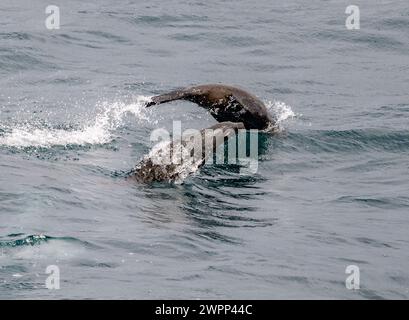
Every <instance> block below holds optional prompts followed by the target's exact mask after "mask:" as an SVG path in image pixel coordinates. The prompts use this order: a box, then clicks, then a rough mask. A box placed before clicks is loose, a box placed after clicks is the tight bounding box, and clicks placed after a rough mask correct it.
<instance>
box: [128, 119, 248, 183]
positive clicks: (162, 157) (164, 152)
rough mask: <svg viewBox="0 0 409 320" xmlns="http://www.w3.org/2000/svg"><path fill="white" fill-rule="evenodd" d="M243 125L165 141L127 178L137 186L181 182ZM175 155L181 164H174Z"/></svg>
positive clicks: (221, 125)
mask: <svg viewBox="0 0 409 320" xmlns="http://www.w3.org/2000/svg"><path fill="white" fill-rule="evenodd" d="M240 129H242V130H244V129H245V128H244V125H243V123H237V122H221V123H218V124H216V125H214V126H211V127H210V128H207V129H203V130H201V131H198V130H197V131H196V134H195V136H193V135H192V134H188V133H186V134H184V135H183V136H182V137H181V139H180V141H179V142H178V141H165V142H161V143H159V144H157V145H156V146H155V147H154V148H153V149H152V150H151V152H150V153H149V154H148V155H146V156H145V157H144V158H143V159H142V160H141V161H140V162H139V164H138V165H137V166H136V167H135V168H134V169H133V170H132V172H131V174H130V177H131V178H134V179H136V180H137V181H138V182H143V183H152V182H182V181H183V180H184V179H185V178H186V177H187V176H188V175H190V174H192V173H194V172H195V171H197V170H198V169H199V168H200V167H201V166H202V165H203V164H204V163H205V161H206V159H207V158H208V157H209V156H211V155H212V154H213V153H214V151H215V150H216V148H217V147H218V146H220V145H221V144H223V143H224V142H225V141H226V140H227V139H228V138H230V137H232V136H235V135H236V134H237V132H238V130H240ZM175 155H177V156H179V158H180V161H174V160H175V159H177V157H176V158H174V156H175Z"/></svg>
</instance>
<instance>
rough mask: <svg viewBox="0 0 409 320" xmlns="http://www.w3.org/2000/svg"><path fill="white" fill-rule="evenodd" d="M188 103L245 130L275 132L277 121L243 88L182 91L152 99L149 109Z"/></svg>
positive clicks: (202, 87) (214, 86)
mask: <svg viewBox="0 0 409 320" xmlns="http://www.w3.org/2000/svg"><path fill="white" fill-rule="evenodd" d="M174 100H187V101H191V102H194V103H196V104H198V105H199V106H201V107H203V108H205V109H206V110H209V112H210V114H211V115H212V116H213V117H214V118H215V119H216V120H217V121H219V122H223V121H231V122H242V123H243V124H244V126H245V128H246V129H259V130H267V131H268V130H274V128H275V121H274V120H273V118H272V117H271V115H270V114H269V113H268V111H267V108H266V106H265V105H264V103H263V102H262V101H261V100H260V99H258V98H257V97H256V96H254V95H252V94H250V93H248V92H246V91H244V90H243V89H240V88H236V87H232V86H227V85H221V84H207V85H199V86H193V87H188V88H184V89H179V90H175V91H171V92H169V93H165V94H162V95H158V96H155V97H153V98H152V101H151V102H149V103H148V104H147V105H146V106H147V107H150V106H152V105H158V104H162V103H165V102H169V101H174Z"/></svg>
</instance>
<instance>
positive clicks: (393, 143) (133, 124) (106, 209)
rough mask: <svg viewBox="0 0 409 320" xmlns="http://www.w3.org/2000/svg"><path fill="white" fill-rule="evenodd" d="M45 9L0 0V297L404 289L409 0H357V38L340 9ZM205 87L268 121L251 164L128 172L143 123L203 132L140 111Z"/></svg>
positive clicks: (316, 2)
mask: <svg viewBox="0 0 409 320" xmlns="http://www.w3.org/2000/svg"><path fill="white" fill-rule="evenodd" d="M50 4H51V3H49V2H48V1H43V0H18V1H15V0H13V1H12V0H2V1H1V4H0V298H2V299H43V298H50V299H62V298H70V299H76V298H79V299H82V298H91V299H102V298H108V299H117V298H124V299H133V298H136V299H156V298H165V299H179V298H187V299H228V298H237V299H253V298H259V299H273V298H274V299H275V298H277V299H292V298H302V299H304V298H310V299H338V298H340V299H374V298H379V299H380V298H385V299H390V298H397V299H403V298H406V299H407V298H409V232H408V230H409V195H408V192H409V160H408V159H409V157H408V156H409V125H408V124H409V121H408V118H409V90H408V89H409V55H408V53H409V4H408V1H406V0H401V1H399V0H394V1H392V0H385V1H381V0H376V1H372V0H371V1H370V0H357V1H355V2H354V3H353V4H355V5H358V6H359V8H360V14H361V21H360V29H359V30H347V28H346V27H345V19H346V18H347V15H346V14H345V9H346V7H347V6H348V5H350V4H351V3H350V2H349V1H335V0H331V1H320V0H313V1H294V0H290V1H267V0H260V1H247V0H234V1H233V0H226V1H214V0H207V1H200V0H199V1H182V0H169V1H158V0H153V1H149V2H146V1H139V0H138V1H136V0H121V1H113V0H99V1H96V0H93V1H79V0H71V1H56V2H54V3H52V4H55V5H58V6H59V8H60V15H61V19H60V22H61V26H60V29H58V30H48V29H47V28H46V27H45V22H44V21H45V19H46V17H47V15H46V14H45V8H46V6H48V5H50ZM202 83H228V84H232V85H238V86H241V87H243V88H246V89H247V90H249V91H250V92H252V93H254V94H256V95H257V96H258V97H259V98H260V99H262V100H263V101H265V102H266V104H268V105H269V107H270V109H271V112H272V113H275V114H276V115H277V116H278V118H279V119H280V125H281V131H280V133H278V134H275V135H263V134H260V137H259V157H258V160H259V162H258V171H257V173H255V174H251V175H240V174H238V173H237V170H236V169H237V168H234V167H232V166H228V165H224V166H220V165H207V166H205V167H203V168H202V169H201V170H199V171H197V172H196V173H195V174H193V175H192V176H189V177H188V178H186V179H185V180H184V183H182V184H166V183H163V184H154V185H144V184H140V183H136V182H135V181H130V180H128V179H126V178H125V176H126V172H128V171H129V170H131V169H132V168H133V167H134V166H135V165H136V164H137V163H138V161H139V160H140V159H141V158H142V157H143V156H144V155H145V154H147V153H148V152H149V150H151V148H152V147H153V145H154V144H153V143H152V142H151V141H150V139H149V137H150V134H151V132H152V131H153V130H155V129H157V128H167V129H171V128H172V125H173V121H181V122H182V126H183V129H187V128H193V129H201V128H206V127H209V126H211V125H213V124H215V120H214V119H213V118H212V117H211V116H210V115H209V114H208V113H206V112H205V111H204V110H202V109H200V108H198V107H197V106H195V105H193V104H191V103H187V102H174V103H171V104H166V105H162V106H160V107H157V108H150V109H149V110H147V109H144V108H143V101H146V99H148V98H149V97H150V96H152V95H154V94H158V93H162V92H166V91H168V90H171V89H174V88H177V87H183V86H189V85H195V84H202ZM50 265H56V266H57V267H58V268H59V271H60V289H59V290H50V289H47V288H46V286H45V282H46V279H47V277H48V276H49V274H47V273H46V268H47V266H50ZM350 265H355V266H357V267H358V268H359V270H360V289H359V290H348V289H347V288H346V285H345V281H346V278H347V277H348V274H346V273H345V270H346V268H347V266H350Z"/></svg>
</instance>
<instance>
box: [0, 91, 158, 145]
mask: <svg viewBox="0 0 409 320" xmlns="http://www.w3.org/2000/svg"><path fill="white" fill-rule="evenodd" d="M149 100H150V98H149V97H146V96H138V97H136V101H135V102H134V103H131V104H126V103H123V102H115V103H107V102H103V103H102V105H101V106H102V112H101V113H99V114H98V115H97V116H96V118H95V120H94V121H93V122H92V123H90V124H86V125H84V126H83V127H82V128H81V129H78V130H64V129H48V128H38V127H33V126H31V125H30V124H24V125H22V126H20V127H14V128H11V132H7V133H5V134H4V135H3V136H2V137H0V145H5V146H9V147H20V148H21V147H51V146H57V145H61V146H66V145H71V144H72V145H85V144H104V143H108V142H110V141H112V139H113V132H114V131H115V130H116V129H117V128H119V127H120V126H121V125H122V123H123V119H124V117H125V115H126V114H127V113H131V114H133V115H135V117H136V118H137V119H138V120H148V114H149V111H148V109H146V108H145V107H144V105H145V103H146V102H147V101H149Z"/></svg>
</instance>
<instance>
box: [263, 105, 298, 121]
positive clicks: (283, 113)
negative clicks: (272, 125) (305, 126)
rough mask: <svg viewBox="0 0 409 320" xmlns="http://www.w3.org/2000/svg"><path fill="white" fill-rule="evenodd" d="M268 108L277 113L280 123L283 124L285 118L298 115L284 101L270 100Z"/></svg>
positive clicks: (277, 119)
mask: <svg viewBox="0 0 409 320" xmlns="http://www.w3.org/2000/svg"><path fill="white" fill-rule="evenodd" d="M267 109H269V110H270V111H271V112H272V113H273V114H274V115H275V117H276V121H277V123H278V124H282V123H283V122H284V121H285V120H287V119H292V118H295V116H296V114H295V112H294V111H293V110H292V109H291V107H290V106H289V105H287V104H285V103H284V102H282V101H268V102H267Z"/></svg>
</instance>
